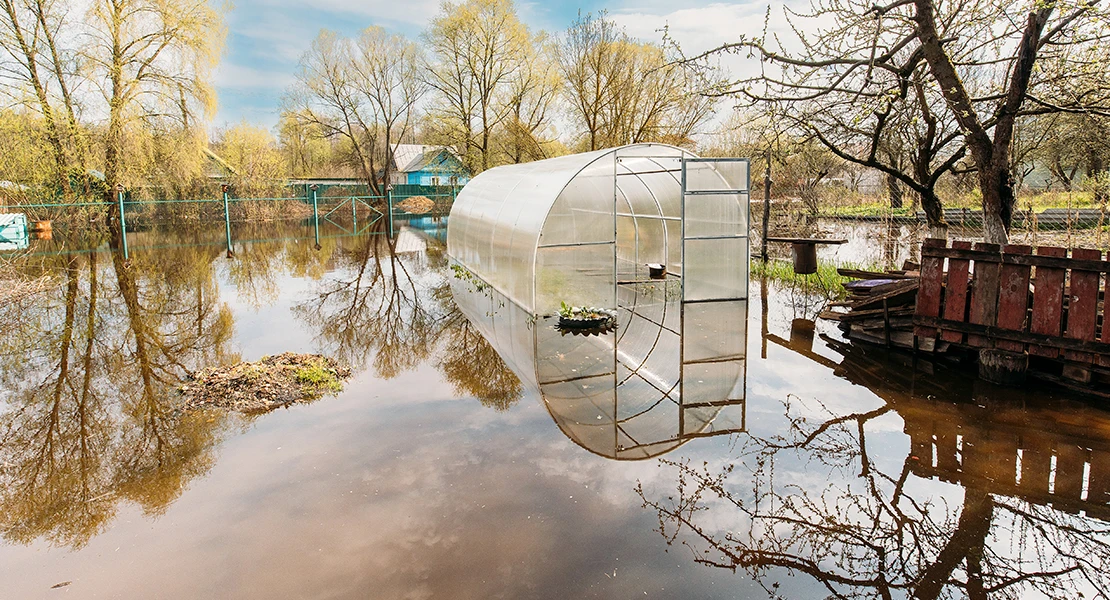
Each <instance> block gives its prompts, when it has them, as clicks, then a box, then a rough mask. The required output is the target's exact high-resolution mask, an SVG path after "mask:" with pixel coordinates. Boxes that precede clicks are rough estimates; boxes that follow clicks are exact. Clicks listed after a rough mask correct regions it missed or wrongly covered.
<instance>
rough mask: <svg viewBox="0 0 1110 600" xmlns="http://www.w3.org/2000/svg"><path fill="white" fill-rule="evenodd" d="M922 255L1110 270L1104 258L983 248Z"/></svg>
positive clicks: (941, 249)
mask: <svg viewBox="0 0 1110 600" xmlns="http://www.w3.org/2000/svg"><path fill="white" fill-rule="evenodd" d="M921 256H922V257H925V256H932V257H935V258H950V259H951V258H965V259H967V260H974V261H976V262H994V263H1008V264H1015V265H1029V266H1031V267H1041V266H1046V267H1056V268H1058V269H1083V270H1084V271H1097V272H1099V273H1106V272H1110V263H1108V262H1106V261H1103V260H1084V259H1077V258H1056V257H1051V256H1041V255H1040V254H1037V255H1022V254H1001V253H995V252H988V251H981V250H958V249H954V248H934V249H932V250H929V251H926V249H925V248H924V247H922V249H921Z"/></svg>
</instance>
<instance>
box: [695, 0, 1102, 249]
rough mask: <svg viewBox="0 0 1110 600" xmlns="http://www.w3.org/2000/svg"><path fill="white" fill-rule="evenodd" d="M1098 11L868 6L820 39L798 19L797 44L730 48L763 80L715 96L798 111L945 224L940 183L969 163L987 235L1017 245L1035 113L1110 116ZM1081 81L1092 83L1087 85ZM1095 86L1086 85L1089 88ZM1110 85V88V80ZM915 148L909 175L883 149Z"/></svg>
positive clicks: (1063, 6)
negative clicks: (1021, 12)
mask: <svg viewBox="0 0 1110 600" xmlns="http://www.w3.org/2000/svg"><path fill="white" fill-rule="evenodd" d="M1096 7H1097V2H1096V3H1087V2H1077V3H1071V4H1068V3H1064V2H1049V3H1031V8H1029V10H1028V11H1027V14H1026V18H1024V19H1022V20H1020V21H1015V20H1013V19H1012V17H1011V15H1012V13H1013V7H1012V6H1006V5H1002V4H999V3H995V2H988V1H986V0H961V1H959V2H953V3H946V4H944V5H943V6H941V5H939V4H937V3H936V2H934V0H912V1H911V0H897V1H894V2H891V3H889V4H886V5H878V4H870V3H867V2H860V1H856V0H818V1H816V2H815V3H814V4H813V10H812V12H811V13H810V14H809V15H807V16H808V17H813V18H814V19H815V20H816V22H817V23H818V25H817V26H816V33H813V34H806V33H803V32H802V31H803V28H802V27H800V26H798V25H797V24H796V23H795V22H794V17H793V16H791V15H792V13H789V12H788V13H787V21H788V22H789V24H790V25H791V27H792V31H794V32H795V33H797V36H796V40H794V43H795V45H796V46H797V47H798V48H794V47H790V48H789V49H788V47H787V45H786V44H782V43H779V44H778V45H777V46H775V45H772V42H777V41H778V38H774V39H772V40H768V39H767V37H766V35H764V36H763V37H757V38H753V39H743V40H741V41H740V42H737V43H731V44H725V45H723V46H721V47H719V48H717V49H715V50H712V51H710V52H708V53H706V54H704V55H701V56H698V57H694V59H691V61H688V62H693V63H695V64H696V63H697V62H698V61H699V60H700V59H703V58H705V57H709V56H714V55H716V54H719V53H722V52H737V53H748V54H751V55H754V56H756V57H757V58H758V59H760V61H761V62H762V65H763V71H762V73H761V74H760V75H759V76H757V77H754V78H749V79H745V80H742V81H740V82H737V83H734V84H733V85H731V86H728V87H725V88H721V89H718V90H715V91H710V93H711V94H727V95H742V96H743V97H746V98H747V99H748V100H749V101H751V102H774V103H777V104H780V105H787V107H785V108H784V109H783V110H782V111H781V113H782V114H784V115H785V116H786V117H787V118H788V119H790V122H791V123H792V124H794V125H795V126H796V127H798V128H799V129H804V130H806V131H809V132H812V133H813V134H814V135H815V136H817V137H818V138H819V139H821V141H822V142H823V143H825V145H826V146H827V147H829V148H830V149H831V150H833V151H834V152H837V153H838V155H840V156H841V157H842V158H844V159H845V160H850V161H853V162H857V163H860V164H865V165H866V166H871V167H873V168H876V169H879V170H880V171H883V172H885V173H887V174H888V175H890V176H892V177H895V178H897V179H898V180H899V181H901V182H902V183H904V184H905V185H906V186H907V187H909V188H911V189H913V190H914V191H916V192H917V193H918V194H919V195H920V196H921V199H922V206H923V208H925V210H926V213H927V214H929V216H930V224H932V225H934V226H940V225H942V221H941V213H940V212H939V207H940V204H939V199H938V198H937V197H936V192H935V189H936V183H937V181H938V180H939V178H940V177H942V176H943V175H944V174H945V173H948V172H951V171H953V169H954V168H955V167H956V165H957V163H958V162H959V161H960V160H961V159H962V158H963V156H964V154H965V153H966V154H968V155H969V156H970V158H971V161H972V163H973V165H974V168H975V169H976V171H977V174H978V178H979V187H980V189H981V191H982V195H983V208H984V212H985V213H986V217H985V223H986V237H987V239H988V240H989V241H992V242H1005V241H1006V238H1007V232H1008V230H1009V226H1010V219H1011V214H1012V210H1013V203H1014V185H1013V179H1012V154H1011V145H1012V143H1013V141H1014V125H1015V122H1016V119H1017V118H1018V117H1019V116H1021V115H1022V114H1038V113H1047V112H1061V111H1063V112H1074V111H1080V112H1082V111H1090V110H1102V109H1104V108H1105V106H1106V105H1107V88H1106V86H1105V85H1104V84H1103V83H1102V81H1104V79H1105V78H1103V77H1090V76H1089V74H1090V73H1091V72H1092V71H1101V70H1102V69H1104V67H1103V64H1104V62H1105V61H1102V62H1100V61H1099V60H1097V59H1096V58H1095V57H1096V56H1100V54H1099V50H1098V49H1099V48H1100V47H1101V46H1102V44H1101V42H1103V41H1104V40H1105V39H1106V38H1107V37H1108V36H1110V30H1108V29H1107V28H1106V27H1105V24H1104V22H1103V16H1102V14H1101V13H1100V12H1099V11H1098V10H1096ZM1077 75H1084V77H1082V78H1079V79H1077V78H1076V76H1077ZM1080 80H1082V81H1085V82H1087V85H1085V86H1082V87H1076V82H1077V81H1080ZM1100 80H1101V81H1100ZM897 137H901V138H903V140H904V141H907V142H912V143H910V144H905V145H904V146H903V148H904V149H905V150H903V152H901V153H899V154H904V153H905V152H906V151H908V152H910V154H909V155H908V156H905V157H904V158H905V161H904V164H905V165H906V166H907V167H908V168H900V167H899V165H898V164H897V162H896V161H889V160H886V159H885V158H884V157H883V146H884V143H885V144H887V146H888V147H891V144H892V143H891V140H892V139H893V138H897Z"/></svg>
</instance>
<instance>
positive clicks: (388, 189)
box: [385, 183, 393, 238]
mask: <svg viewBox="0 0 1110 600" xmlns="http://www.w3.org/2000/svg"><path fill="white" fill-rule="evenodd" d="M385 205H386V207H388V211H389V237H390V238H392V237H393V184H392V183H387V184H386V186H385Z"/></svg>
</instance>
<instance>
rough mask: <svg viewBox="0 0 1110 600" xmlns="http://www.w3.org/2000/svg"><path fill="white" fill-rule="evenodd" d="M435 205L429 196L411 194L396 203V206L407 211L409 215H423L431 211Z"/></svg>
mask: <svg viewBox="0 0 1110 600" xmlns="http://www.w3.org/2000/svg"><path fill="white" fill-rule="evenodd" d="M435 207H436V203H435V202H433V201H432V199H431V198H427V197H425V196H413V197H411V198H406V199H405V201H404V202H401V203H400V204H398V205H397V208H399V209H401V210H403V211H405V212H407V213H409V214H410V215H423V214H426V213H430V212H432V209H434V208H435Z"/></svg>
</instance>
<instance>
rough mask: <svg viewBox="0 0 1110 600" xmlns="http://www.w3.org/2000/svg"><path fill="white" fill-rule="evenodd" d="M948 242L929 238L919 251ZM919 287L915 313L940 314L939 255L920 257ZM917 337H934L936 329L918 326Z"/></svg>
mask: <svg viewBox="0 0 1110 600" xmlns="http://www.w3.org/2000/svg"><path fill="white" fill-rule="evenodd" d="M947 244H948V242H947V241H945V240H939V239H935V238H929V239H927V240H925V242H924V243H923V244H922V246H921V248H922V250H921V252H922V254H923V255H924V253H925V251H926V249H928V250H932V249H936V248H943V247H944V246H946V245H947ZM920 281H921V287H920V289H918V291H917V313H916V314H917V315H919V316H922V317H937V316H940V294H941V289H942V285H941V284H942V282H943V281H944V259H943V258H939V257H935V256H932V257H925V256H923V257H922V259H921V280H920ZM914 334H915V335H917V336H918V337H924V338H934V337H936V335H937V330H936V329H933V328H930V327H918V328H916V329H915V330H914Z"/></svg>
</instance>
